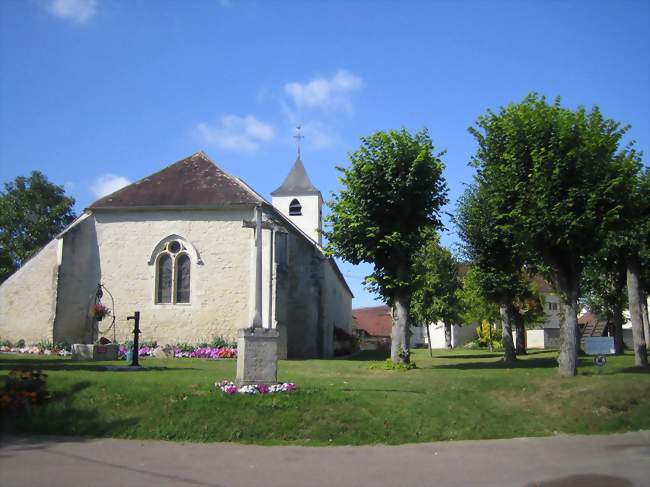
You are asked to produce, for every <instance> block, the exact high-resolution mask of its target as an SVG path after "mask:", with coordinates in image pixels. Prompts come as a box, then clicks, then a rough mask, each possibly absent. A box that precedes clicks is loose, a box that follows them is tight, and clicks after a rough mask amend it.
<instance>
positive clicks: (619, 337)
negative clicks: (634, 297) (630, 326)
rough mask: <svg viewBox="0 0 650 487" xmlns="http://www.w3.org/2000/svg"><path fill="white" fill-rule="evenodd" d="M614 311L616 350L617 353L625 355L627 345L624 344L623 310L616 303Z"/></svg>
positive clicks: (613, 323) (613, 324)
mask: <svg viewBox="0 0 650 487" xmlns="http://www.w3.org/2000/svg"><path fill="white" fill-rule="evenodd" d="M612 311H613V313H612V328H613V332H614V333H613V334H612V335H613V336H614V351H615V352H616V355H623V352H624V351H625V345H624V344H623V310H621V308H620V306H618V305H616V306H614V308H613V310H612Z"/></svg>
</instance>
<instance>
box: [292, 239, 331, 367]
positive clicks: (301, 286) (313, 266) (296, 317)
mask: <svg viewBox="0 0 650 487" xmlns="http://www.w3.org/2000/svg"><path fill="white" fill-rule="evenodd" d="M287 279H288V282H289V286H288V297H287V302H288V305H287V313H286V326H287V354H288V357H289V358H314V357H320V356H322V347H323V343H322V341H323V321H322V319H323V316H322V304H323V303H322V300H321V292H322V285H321V284H322V266H321V265H320V262H319V259H318V255H317V253H316V251H315V250H314V248H313V245H312V244H310V243H309V242H307V241H306V240H305V239H304V238H303V237H302V236H300V235H298V234H296V233H294V232H289V234H288V272H287Z"/></svg>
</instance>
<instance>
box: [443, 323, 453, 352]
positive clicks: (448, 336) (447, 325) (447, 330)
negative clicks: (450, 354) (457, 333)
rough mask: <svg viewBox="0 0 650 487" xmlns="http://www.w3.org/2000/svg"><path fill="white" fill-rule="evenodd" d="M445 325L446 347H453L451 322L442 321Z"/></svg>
mask: <svg viewBox="0 0 650 487" xmlns="http://www.w3.org/2000/svg"><path fill="white" fill-rule="evenodd" d="M442 323H443V325H444V327H445V347H447V348H452V346H451V323H447V322H446V321H443V322H442Z"/></svg>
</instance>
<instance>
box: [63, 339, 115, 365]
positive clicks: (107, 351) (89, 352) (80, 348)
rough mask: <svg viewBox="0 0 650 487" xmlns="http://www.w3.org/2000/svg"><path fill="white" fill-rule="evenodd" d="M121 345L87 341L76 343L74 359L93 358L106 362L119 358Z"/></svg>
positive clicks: (73, 349)
mask: <svg viewBox="0 0 650 487" xmlns="http://www.w3.org/2000/svg"><path fill="white" fill-rule="evenodd" d="M119 348H120V347H119V345H115V344H108V345H91V344H90V345H89V344H86V343H75V344H74V345H72V360H92V361H95V362H105V361H108V360H117V357H118V351H119Z"/></svg>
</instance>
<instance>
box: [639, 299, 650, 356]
mask: <svg viewBox="0 0 650 487" xmlns="http://www.w3.org/2000/svg"><path fill="white" fill-rule="evenodd" d="M641 320H642V321H643V337H644V338H645V346H646V350H647V348H648V344H650V320H649V319H648V295H647V294H645V293H641Z"/></svg>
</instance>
